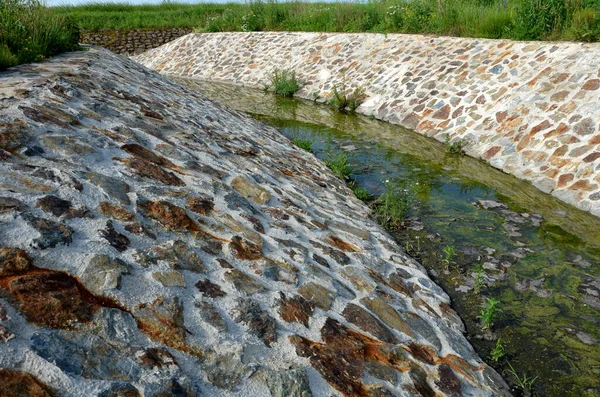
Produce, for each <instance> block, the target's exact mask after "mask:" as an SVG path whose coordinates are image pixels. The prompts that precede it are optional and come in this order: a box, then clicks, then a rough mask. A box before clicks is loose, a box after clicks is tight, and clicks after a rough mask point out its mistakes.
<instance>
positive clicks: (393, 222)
mask: <svg viewBox="0 0 600 397" xmlns="http://www.w3.org/2000/svg"><path fill="white" fill-rule="evenodd" d="M415 200H416V198H415V194H414V191H413V190H412V188H411V187H410V186H407V184H406V183H405V182H395V183H392V182H390V181H385V193H383V194H382V195H381V196H379V197H378V198H377V199H376V200H375V201H374V202H373V204H372V206H373V210H374V213H375V217H376V218H377V220H378V221H379V223H380V224H381V225H383V226H384V227H386V228H388V229H393V228H395V227H398V226H399V225H400V224H401V223H402V221H404V219H405V218H406V215H407V213H408V211H409V210H410V208H411V207H412V205H413V203H414V202H415Z"/></svg>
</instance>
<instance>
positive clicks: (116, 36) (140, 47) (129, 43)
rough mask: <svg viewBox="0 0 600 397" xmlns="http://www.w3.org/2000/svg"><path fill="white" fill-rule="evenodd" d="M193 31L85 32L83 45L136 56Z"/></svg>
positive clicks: (82, 38)
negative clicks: (97, 46) (91, 45)
mask: <svg viewBox="0 0 600 397" xmlns="http://www.w3.org/2000/svg"><path fill="white" fill-rule="evenodd" d="M192 31H193V29H191V28H172V29H171V28H170V29H125V30H111V29H103V30H84V31H82V32H81V42H82V43H83V44H93V45H99V46H101V47H104V48H106V49H109V50H111V51H112V52H115V53H117V54H124V55H135V54H140V53H142V52H144V51H147V50H150V49H152V48H156V47H160V46H161V45H163V44H165V43H168V42H169V41H173V40H175V39H177V38H179V37H181V36H185V35H186V34H189V33H191V32H192Z"/></svg>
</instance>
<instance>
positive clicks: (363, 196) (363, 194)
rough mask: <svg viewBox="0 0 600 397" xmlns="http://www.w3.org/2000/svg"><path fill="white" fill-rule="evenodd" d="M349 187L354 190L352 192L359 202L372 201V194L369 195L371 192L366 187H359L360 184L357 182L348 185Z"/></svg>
mask: <svg viewBox="0 0 600 397" xmlns="http://www.w3.org/2000/svg"><path fill="white" fill-rule="evenodd" d="M348 187H349V188H350V189H352V192H354V195H355V196H356V198H358V199H359V200H361V201H369V200H370V199H371V194H370V193H369V191H368V190H367V189H365V188H364V187H362V186H359V185H358V183H356V181H350V183H348Z"/></svg>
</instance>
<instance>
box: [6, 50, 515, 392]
mask: <svg viewBox="0 0 600 397" xmlns="http://www.w3.org/2000/svg"><path fill="white" fill-rule="evenodd" d="M0 98H1V100H2V109H1V110H0V148H1V149H0V395H7V394H8V395H13V394H10V393H9V391H10V392H14V391H15V390H27V391H26V392H24V394H22V395H28V396H48V395H51V394H52V390H54V391H55V392H56V394H57V395H61V396H78V397H79V396H123V395H127V396H140V395H143V396H221V395H222V396H253V397H261V396H265V397H266V396H278V397H284V396H285V397H290V396H301V397H307V396H340V395H344V396H392V395H394V396H418V395H423V396H432V395H434V394H435V395H440V396H457V395H465V396H467V395H468V396H501V395H508V392H507V387H506V384H505V383H504V382H503V381H502V379H500V378H499V376H498V375H497V374H496V373H495V372H494V371H493V370H492V369H491V368H490V367H488V366H487V365H486V364H484V363H483V362H482V360H481V359H480V358H479V357H478V356H477V355H476V353H475V352H474V351H473V349H472V348H471V346H470V345H469V343H468V342H467V340H466V339H465V338H464V336H463V335H462V331H463V325H462V323H461V321H460V319H459V318H458V317H457V315H456V314H455V312H454V311H453V310H452V309H451V308H450V306H449V305H448V304H449V299H448V296H447V295H446V294H445V293H444V292H443V291H442V290H441V289H440V288H439V287H438V286H437V285H435V284H434V283H433V282H432V281H431V280H430V279H429V278H428V276H427V274H426V272H425V270H424V269H423V268H422V267H421V266H420V265H419V264H418V263H416V262H415V261H414V260H412V259H411V258H409V257H407V256H406V255H405V254H404V253H403V252H402V250H401V249H400V248H399V247H398V246H397V245H396V244H395V243H394V241H393V240H392V239H391V238H390V236H388V235H387V234H386V233H385V231H384V230H383V229H382V228H381V227H379V226H378V225H377V224H376V223H375V222H374V221H373V220H372V219H371V218H370V216H369V209H368V208H367V207H366V206H365V205H364V204H362V203H361V202H360V201H359V200H357V199H356V198H355V197H353V196H352V194H351V192H350V191H349V190H348V189H347V188H346V187H345V185H344V183H342V182H341V181H340V180H338V179H336V178H335V177H334V176H333V174H332V173H331V172H330V171H329V170H328V169H327V168H326V167H325V166H324V165H323V164H322V163H321V162H320V161H318V160H317V159H316V158H315V157H314V156H313V155H311V154H309V153H307V152H304V151H302V150H300V149H297V148H295V147H294V146H293V145H291V144H290V142H289V141H288V140H287V139H286V138H284V137H283V136H281V135H280V134H278V132H277V131H276V130H275V129H273V128H270V127H267V126H265V125H264V124H261V123H259V122H257V121H253V120H252V119H250V118H248V117H246V116H243V115H241V114H239V113H236V112H235V111H232V110H229V109H226V108H224V107H222V106H220V105H218V104H215V103H213V102H211V101H209V100H206V99H204V98H202V97H200V96H199V95H198V94H197V93H195V92H194V91H191V90H189V89H187V88H184V87H182V86H180V85H178V84H177V83H175V82H172V81H170V80H168V79H167V78H165V77H163V76H161V75H159V74H158V73H156V72H153V71H151V70H148V69H146V68H144V67H143V66H141V65H139V64H137V63H135V62H133V61H131V60H128V59H126V58H123V57H120V56H117V55H114V54H112V53H110V52H108V51H106V50H101V49H91V50H90V51H87V52H80V53H71V54H65V55H62V56H58V57H56V58H54V59H53V60H51V61H47V62H44V63H41V64H34V65H23V66H19V67H17V68H13V69H10V70H9V71H7V72H4V73H1V74H0ZM19 387H21V389H19Z"/></svg>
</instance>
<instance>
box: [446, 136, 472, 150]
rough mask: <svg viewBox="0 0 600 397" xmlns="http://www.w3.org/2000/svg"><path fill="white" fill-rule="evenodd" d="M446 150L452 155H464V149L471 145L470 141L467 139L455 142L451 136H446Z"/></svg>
mask: <svg viewBox="0 0 600 397" xmlns="http://www.w3.org/2000/svg"><path fill="white" fill-rule="evenodd" d="M444 144H445V145H446V150H447V151H449V152H450V153H452V154H463V153H464V152H465V151H464V150H463V148H464V147H465V146H467V145H468V144H469V140H468V139H466V138H463V139H456V140H455V141H454V142H451V141H450V135H449V134H446V141H445V142H444Z"/></svg>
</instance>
